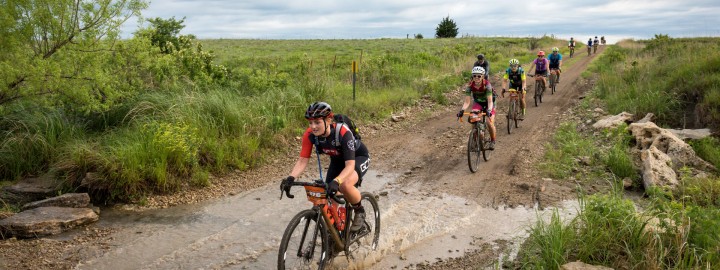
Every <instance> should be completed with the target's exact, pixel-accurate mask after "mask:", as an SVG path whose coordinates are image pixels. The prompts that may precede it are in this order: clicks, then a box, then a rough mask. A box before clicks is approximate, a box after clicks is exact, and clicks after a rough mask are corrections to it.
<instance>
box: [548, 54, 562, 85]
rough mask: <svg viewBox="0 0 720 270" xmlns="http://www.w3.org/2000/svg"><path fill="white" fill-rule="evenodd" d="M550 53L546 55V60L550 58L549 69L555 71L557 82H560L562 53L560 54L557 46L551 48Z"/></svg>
mask: <svg viewBox="0 0 720 270" xmlns="http://www.w3.org/2000/svg"><path fill="white" fill-rule="evenodd" d="M552 51H553V52H552V53H551V54H550V55H549V56H548V60H550V71H551V72H552V71H555V72H556V73H557V82H558V83H560V73H561V71H562V54H560V49H558V47H554V48H552Z"/></svg>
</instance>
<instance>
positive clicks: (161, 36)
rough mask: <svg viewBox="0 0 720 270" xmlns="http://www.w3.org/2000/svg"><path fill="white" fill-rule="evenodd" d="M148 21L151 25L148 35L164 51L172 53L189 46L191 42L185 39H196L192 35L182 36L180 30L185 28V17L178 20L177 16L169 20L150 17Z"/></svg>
mask: <svg viewBox="0 0 720 270" xmlns="http://www.w3.org/2000/svg"><path fill="white" fill-rule="evenodd" d="M148 22H150V24H151V27H150V31H149V33H147V35H149V38H150V41H151V42H152V44H153V45H154V46H157V47H159V48H160V50H161V51H162V52H163V53H171V52H172V51H175V50H179V49H180V48H187V47H189V46H191V44H190V43H188V42H183V41H187V40H191V39H195V37H194V36H192V35H189V36H180V30H182V29H183V28H185V25H183V22H185V18H182V20H179V21H178V20H175V17H172V18H170V19H167V20H165V19H163V18H159V17H158V18H154V19H149V20H148ZM182 37H188V38H182Z"/></svg>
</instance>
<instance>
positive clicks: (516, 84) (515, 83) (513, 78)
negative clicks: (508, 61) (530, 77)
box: [503, 67, 525, 91]
mask: <svg viewBox="0 0 720 270" xmlns="http://www.w3.org/2000/svg"><path fill="white" fill-rule="evenodd" d="M503 79H507V80H508V82H509V88H511V89H515V90H518V91H521V90H522V81H524V80H525V71H524V70H523V68H522V67H518V69H517V70H516V71H515V72H513V71H512V68H508V69H507V70H505V75H503Z"/></svg>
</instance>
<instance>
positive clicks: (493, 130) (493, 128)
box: [481, 102, 497, 141]
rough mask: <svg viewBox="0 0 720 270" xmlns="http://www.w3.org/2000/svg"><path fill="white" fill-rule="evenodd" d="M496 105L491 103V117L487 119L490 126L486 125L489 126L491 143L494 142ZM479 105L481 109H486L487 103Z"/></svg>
mask: <svg viewBox="0 0 720 270" xmlns="http://www.w3.org/2000/svg"><path fill="white" fill-rule="evenodd" d="M496 104H497V103H495V102H493V109H492V112H491V113H492V116H491V117H488V118H487V119H488V120H489V121H490V125H488V126H490V140H492V141H495V108H496ZM481 105H482V106H483V108H487V106H488V103H487V102H484V103H483V104H481Z"/></svg>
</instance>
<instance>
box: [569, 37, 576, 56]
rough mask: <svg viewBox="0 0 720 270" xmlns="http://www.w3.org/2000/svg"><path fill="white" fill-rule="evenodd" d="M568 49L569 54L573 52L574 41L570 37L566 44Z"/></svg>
mask: <svg viewBox="0 0 720 270" xmlns="http://www.w3.org/2000/svg"><path fill="white" fill-rule="evenodd" d="M568 49H570V51H571V52H574V51H575V40H573V38H572V37H570V41H569V42H568ZM572 55H573V54H572V53H571V54H570V57H572Z"/></svg>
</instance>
